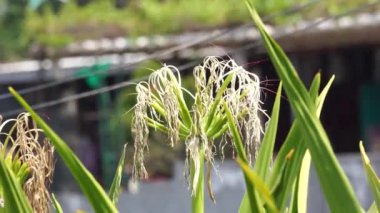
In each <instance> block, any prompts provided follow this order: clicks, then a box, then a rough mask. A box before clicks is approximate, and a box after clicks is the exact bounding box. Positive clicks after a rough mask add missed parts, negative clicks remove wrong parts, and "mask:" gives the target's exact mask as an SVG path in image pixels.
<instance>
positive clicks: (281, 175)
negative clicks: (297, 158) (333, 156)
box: [239, 73, 321, 213]
mask: <svg viewBox="0 0 380 213" xmlns="http://www.w3.org/2000/svg"><path fill="white" fill-rule="evenodd" d="M320 81H321V77H320V74H319V73H318V74H317V75H315V77H314V79H313V81H312V85H311V87H310V94H312V96H313V97H317V96H318V89H319V85H320ZM296 123H297V122H295V123H294V125H293V126H292V128H291V131H290V132H289V135H288V137H287V139H286V141H285V143H284V145H283V146H282V147H281V149H280V152H279V154H278V157H277V159H276V161H275V164H274V167H273V172H272V175H271V178H270V179H269V180H270V181H269V182H270V184H269V185H270V186H272V191H274V192H278V193H280V194H277V197H278V198H277V199H276V200H282V201H281V202H279V203H282V204H283V205H279V206H280V207H284V208H285V204H286V202H287V199H286V197H284V196H285V195H287V192H288V191H289V190H290V187H292V182H291V183H288V182H287V181H285V180H289V181H293V180H294V177H295V176H296V175H295V173H294V175H293V176H292V177H285V174H291V173H289V172H288V171H289V170H290V169H289V165H288V164H289V159H287V156H288V154H289V153H293V151H294V148H295V146H296V145H297V143H296V139H297V138H298V139H302V135H301V134H302V132H301V130H300V129H299V130H297V126H298V125H296ZM263 144H264V142H263ZM292 150H293V151H292ZM297 150H300V152H301V154H300V155H303V154H302V153H304V151H305V150H306V148H305V146H302V147H300V149H298V148H297ZM259 155H260V154H259ZM293 162H294V161H293ZM285 164H286V165H285ZM290 167H293V166H290ZM285 168H286V169H285ZM295 168H297V167H295ZM293 170H294V169H293ZM285 171H286V172H285ZM288 184H290V185H288ZM287 185H288V186H287ZM283 187H286V188H285V189H284V188H283ZM280 189H283V190H280ZM279 203H277V204H279ZM248 205H249V200H248V197H247V194H245V195H244V197H243V201H242V203H241V205H240V209H239V212H240V213H245V212H249V206H248Z"/></svg>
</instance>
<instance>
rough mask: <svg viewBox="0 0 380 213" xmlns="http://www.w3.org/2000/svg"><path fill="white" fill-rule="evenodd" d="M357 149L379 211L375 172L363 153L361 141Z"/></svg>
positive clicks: (378, 188) (378, 184) (379, 185)
mask: <svg viewBox="0 0 380 213" xmlns="http://www.w3.org/2000/svg"><path fill="white" fill-rule="evenodd" d="M359 147H360V152H361V154H362V160H363V165H364V170H365V171H366V173H367V179H368V185H369V188H370V189H371V192H372V196H373V198H374V199H375V203H376V206H377V209H380V181H379V178H378V177H377V175H376V172H375V170H374V169H373V168H372V166H371V162H370V160H369V158H368V156H367V154H366V152H365V149H364V146H363V142H362V141H360V144H359Z"/></svg>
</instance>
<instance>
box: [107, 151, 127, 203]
mask: <svg viewBox="0 0 380 213" xmlns="http://www.w3.org/2000/svg"><path fill="white" fill-rule="evenodd" d="M126 148H127V145H124V149H123V152H122V153H121V157H120V160H119V163H118V164H117V168H116V172H115V177H114V179H113V181H112V184H111V187H110V191H109V193H108V194H109V197H110V199H111V201H112V202H113V203H114V204H115V205H116V204H117V201H118V199H119V195H120V193H121V190H120V184H121V179H122V177H123V167H124V159H125V151H126Z"/></svg>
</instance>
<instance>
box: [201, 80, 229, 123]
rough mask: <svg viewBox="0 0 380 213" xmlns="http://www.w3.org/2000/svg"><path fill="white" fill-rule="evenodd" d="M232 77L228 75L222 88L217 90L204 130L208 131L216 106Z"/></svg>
mask: <svg viewBox="0 0 380 213" xmlns="http://www.w3.org/2000/svg"><path fill="white" fill-rule="evenodd" d="M232 77H233V73H231V74H229V75H228V77H227V78H226V79H225V80H224V82H223V84H222V86H221V87H220V88H219V90H218V93H217V94H216V97H215V101H214V103H213V105H212V107H211V110H210V112H209V113H208V115H207V120H206V125H205V129H208V128H209V127H210V125H211V123H212V121H213V119H214V117H215V112H216V110H217V109H218V106H220V101H221V99H222V96H223V93H224V91H225V90H226V89H227V87H228V84H229V83H230V82H231V80H232Z"/></svg>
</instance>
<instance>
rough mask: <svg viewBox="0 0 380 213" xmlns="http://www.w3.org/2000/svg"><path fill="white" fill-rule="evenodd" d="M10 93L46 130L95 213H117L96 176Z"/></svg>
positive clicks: (22, 100)
mask: <svg viewBox="0 0 380 213" xmlns="http://www.w3.org/2000/svg"><path fill="white" fill-rule="evenodd" d="M9 91H10V93H12V95H13V96H14V97H15V98H16V100H17V101H18V102H19V103H20V104H21V105H22V106H23V107H24V108H25V110H26V111H28V112H29V113H30V115H31V116H32V118H33V120H34V121H35V122H36V123H37V125H38V126H39V127H40V128H41V129H42V130H44V133H45V135H46V136H47V137H48V138H49V139H50V141H51V143H52V144H53V145H54V147H55V149H56V150H57V153H58V154H59V155H60V156H61V158H62V159H63V161H64V162H65V164H66V166H67V167H68V168H69V170H70V171H71V174H72V175H73V176H74V178H75V179H76V181H77V182H78V184H79V186H80V188H81V189H82V191H83V193H84V195H85V196H86V197H87V198H88V200H89V202H90V203H91V205H92V207H93V209H94V210H95V212H99V213H104V212H117V209H116V207H115V205H114V204H113V203H112V201H111V200H110V199H109V197H108V196H107V193H106V192H105V191H104V190H103V188H102V187H101V186H100V184H99V183H98V182H97V181H96V180H95V178H94V176H93V175H92V174H91V173H90V172H89V171H88V170H87V169H86V168H85V167H84V165H83V164H82V163H81V162H80V160H79V159H78V157H77V156H76V155H75V154H74V152H73V151H72V150H71V149H70V147H69V146H68V145H67V144H66V143H65V142H64V141H63V140H62V138H61V137H59V136H58V135H57V134H56V133H55V132H54V131H53V130H52V129H51V128H50V127H49V125H48V124H47V123H45V121H44V120H43V119H42V118H41V117H40V116H39V115H38V114H37V113H36V112H35V111H34V110H33V109H32V108H31V107H30V105H29V104H28V103H27V102H26V101H25V100H24V99H23V98H22V97H21V96H20V95H19V94H18V93H17V92H16V91H15V90H14V89H13V88H11V87H10V88H9Z"/></svg>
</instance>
